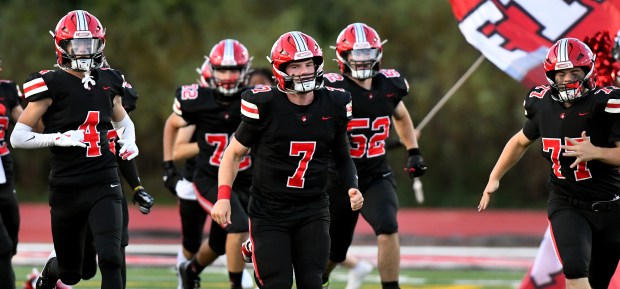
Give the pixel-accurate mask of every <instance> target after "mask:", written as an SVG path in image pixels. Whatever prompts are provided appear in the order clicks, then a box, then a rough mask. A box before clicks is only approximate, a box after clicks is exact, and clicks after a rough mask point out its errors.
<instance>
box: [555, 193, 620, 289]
mask: <svg viewBox="0 0 620 289" xmlns="http://www.w3.org/2000/svg"><path fill="white" fill-rule="evenodd" d="M614 203H615V204H612V205H611V206H605V208H604V209H602V210H599V211H595V210H593V209H592V208H591V204H587V203H586V202H581V201H577V200H575V199H571V198H566V197H561V196H558V195H555V194H554V193H551V197H550V200H549V206H548V209H547V213H548V217H549V222H550V224H551V233H552V235H553V241H554V245H555V247H556V250H557V252H558V253H559V255H560V256H559V257H560V260H561V262H562V267H563V271H564V275H565V276H566V278H567V279H576V278H583V277H588V279H589V281H590V284H591V286H592V288H607V287H608V285H609V281H610V280H611V278H612V276H613V274H614V272H615V271H616V266H617V265H618V261H619V260H620V226H619V225H618V223H619V222H620V207H618V206H620V201H616V202H614Z"/></svg>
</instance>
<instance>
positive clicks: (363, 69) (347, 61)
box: [336, 48, 382, 80]
mask: <svg viewBox="0 0 620 289" xmlns="http://www.w3.org/2000/svg"><path fill="white" fill-rule="evenodd" d="M336 55H337V57H338V60H340V61H341V62H342V63H344V65H345V66H346V69H345V73H346V74H349V75H350V76H351V77H353V78H355V79H359V80H364V79H368V78H372V77H374V76H375V75H377V73H378V72H379V63H380V62H381V56H382V53H381V50H380V49H378V48H364V49H353V50H349V51H346V52H343V53H342V55H341V54H336Z"/></svg>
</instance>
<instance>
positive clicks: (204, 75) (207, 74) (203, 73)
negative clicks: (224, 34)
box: [196, 56, 212, 87]
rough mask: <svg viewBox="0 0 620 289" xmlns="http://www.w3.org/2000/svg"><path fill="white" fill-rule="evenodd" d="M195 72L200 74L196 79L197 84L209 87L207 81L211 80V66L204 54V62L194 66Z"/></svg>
mask: <svg viewBox="0 0 620 289" xmlns="http://www.w3.org/2000/svg"><path fill="white" fill-rule="evenodd" d="M196 72H198V75H200V77H199V78H198V80H197V82H198V85H200V86H202V87H209V82H210V81H211V76H212V74H211V67H209V57H208V56H205V62H203V63H202V65H201V66H200V68H196Z"/></svg>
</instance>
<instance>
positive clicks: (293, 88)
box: [274, 57, 323, 94]
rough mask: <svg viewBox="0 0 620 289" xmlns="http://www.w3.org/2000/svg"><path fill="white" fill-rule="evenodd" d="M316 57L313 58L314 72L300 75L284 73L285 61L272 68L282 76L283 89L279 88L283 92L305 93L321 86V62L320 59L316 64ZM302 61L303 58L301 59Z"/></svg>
mask: <svg viewBox="0 0 620 289" xmlns="http://www.w3.org/2000/svg"><path fill="white" fill-rule="evenodd" d="M316 58H317V57H314V58H313V62H314V72H313V73H307V74H302V75H293V76H291V75H288V74H286V72H284V71H286V67H287V65H289V64H290V62H289V63H285V64H283V65H281V66H280V69H274V71H275V72H276V73H277V74H278V75H280V76H281V77H282V79H283V80H284V89H283V90H282V89H280V86H278V89H280V90H281V91H282V92H285V93H300V94H305V93H308V92H311V91H314V90H317V89H319V88H321V87H323V62H322V59H320V60H321V61H320V64H318V65H317V62H319V61H318V59H316ZM302 61H303V60H302Z"/></svg>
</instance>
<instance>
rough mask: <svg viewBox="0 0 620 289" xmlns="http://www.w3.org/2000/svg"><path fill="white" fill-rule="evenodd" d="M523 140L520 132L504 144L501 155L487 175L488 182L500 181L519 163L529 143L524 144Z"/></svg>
mask: <svg viewBox="0 0 620 289" xmlns="http://www.w3.org/2000/svg"><path fill="white" fill-rule="evenodd" d="M523 138H525V136H524V135H523V133H522V132H519V133H517V134H516V135H514V136H513V137H512V138H511V139H510V140H509V141H508V143H506V146H504V150H503V151H502V154H501V155H500V156H499V159H498V160H497V163H496V164H495V167H494V168H493V170H492V171H491V174H490V175H489V180H497V181H499V180H501V179H502V177H503V176H504V175H505V174H506V172H508V171H509V170H510V169H511V168H512V167H513V166H514V165H515V164H516V163H517V162H519V160H520V159H521V157H523V154H525V151H526V150H527V148H528V145H529V143H526V142H524V140H523ZM530 143H531V142H530Z"/></svg>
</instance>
